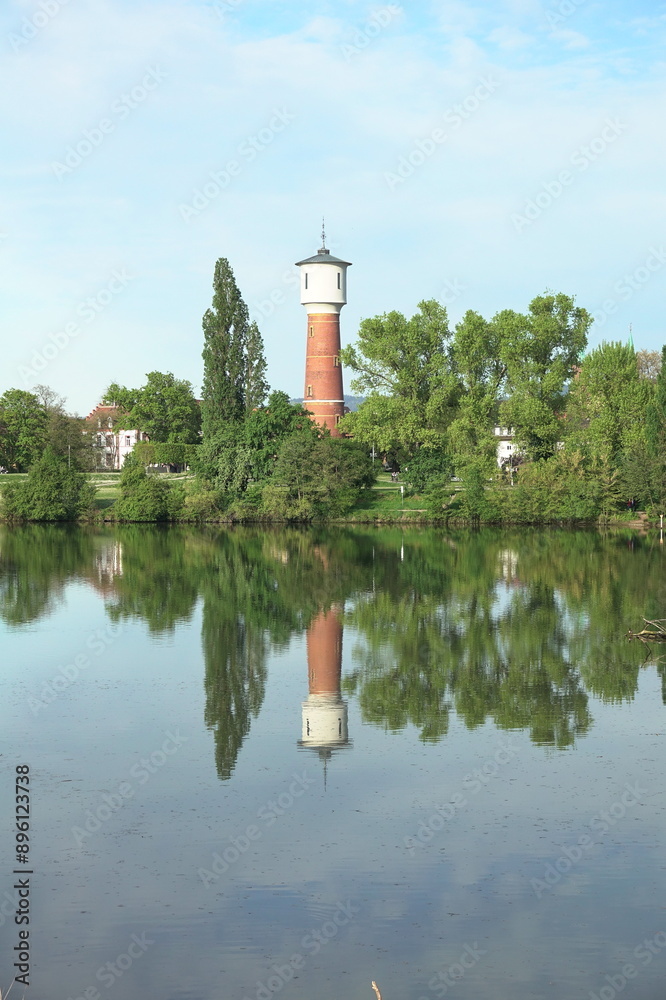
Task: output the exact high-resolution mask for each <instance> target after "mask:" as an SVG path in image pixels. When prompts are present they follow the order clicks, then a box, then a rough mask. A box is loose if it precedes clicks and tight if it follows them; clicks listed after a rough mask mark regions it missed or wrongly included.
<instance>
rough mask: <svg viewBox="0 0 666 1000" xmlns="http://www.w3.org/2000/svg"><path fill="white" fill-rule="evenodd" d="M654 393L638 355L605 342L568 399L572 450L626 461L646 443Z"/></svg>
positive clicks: (584, 363) (584, 367) (587, 358)
mask: <svg viewBox="0 0 666 1000" xmlns="http://www.w3.org/2000/svg"><path fill="white" fill-rule="evenodd" d="M653 395H654V390H653V387H652V384H651V383H650V382H649V381H648V380H646V379H643V378H641V377H640V374H639V371H638V364H637V360H636V352H635V351H634V349H633V347H629V346H627V345H625V344H621V343H606V342H603V343H602V344H601V345H600V346H599V347H597V348H596V349H595V350H593V351H591V352H590V353H589V354H588V355H586V356H585V358H583V361H582V363H581V367H580V373H579V375H578V377H577V378H576V379H575V380H574V381H573V383H572V386H571V391H570V393H569V398H568V400H567V432H568V433H567V447H568V448H573V449H574V450H578V451H581V452H582V453H583V454H585V455H587V456H589V457H591V458H595V459H600V458H601V457H602V456H606V458H607V460H609V461H611V462H613V463H614V464H618V463H620V461H621V460H622V455H623V453H624V454H625V455H626V454H630V453H631V452H632V451H634V450H635V449H636V448H639V447H640V446H641V445H642V443H643V442H644V441H645V436H644V433H645V413H646V408H647V407H648V406H649V403H650V399H651V397H652V396H653Z"/></svg>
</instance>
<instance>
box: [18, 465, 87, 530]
mask: <svg viewBox="0 0 666 1000" xmlns="http://www.w3.org/2000/svg"><path fill="white" fill-rule="evenodd" d="M95 494H96V490H95V487H94V486H92V485H91V484H90V483H88V482H87V481H86V477H85V475H83V474H82V473H80V472H77V471H76V469H72V468H70V467H69V464H68V461H67V459H66V458H64V457H62V456H60V455H56V453H55V452H54V451H53V450H52V449H51V448H47V449H46V450H45V451H44V454H43V455H42V457H41V458H40V459H39V460H38V461H37V462H35V464H34V465H33V466H32V468H31V469H30V472H29V473H28V478H27V480H25V481H24V482H22V483H9V484H8V485H7V486H6V487H5V490H4V494H3V504H2V506H3V510H4V514H5V517H6V518H7V519H8V520H10V521H76V520H78V519H79V518H82V517H90V516H91V515H92V513H93V511H94V507H95Z"/></svg>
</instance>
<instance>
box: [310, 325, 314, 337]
mask: <svg viewBox="0 0 666 1000" xmlns="http://www.w3.org/2000/svg"><path fill="white" fill-rule="evenodd" d="M310 336H311V337H314V327H313V326H311V327H310Z"/></svg>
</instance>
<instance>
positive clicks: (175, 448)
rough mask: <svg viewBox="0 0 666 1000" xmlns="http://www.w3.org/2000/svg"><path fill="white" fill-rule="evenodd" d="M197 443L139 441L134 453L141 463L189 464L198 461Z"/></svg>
mask: <svg viewBox="0 0 666 1000" xmlns="http://www.w3.org/2000/svg"><path fill="white" fill-rule="evenodd" d="M197 447H198V446H197V445H194V444H153V442H152V441H137V443H136V444H135V446H134V449H133V454H134V455H136V457H137V459H138V461H139V462H140V464H141V465H144V466H145V465H175V466H183V467H184V466H187V465H191V464H192V463H193V462H195V461H196V456H197Z"/></svg>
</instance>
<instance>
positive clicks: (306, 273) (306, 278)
mask: <svg viewBox="0 0 666 1000" xmlns="http://www.w3.org/2000/svg"><path fill="white" fill-rule="evenodd" d="M305 287H306V288H307V287H308V272H307V271H306V272H305Z"/></svg>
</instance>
